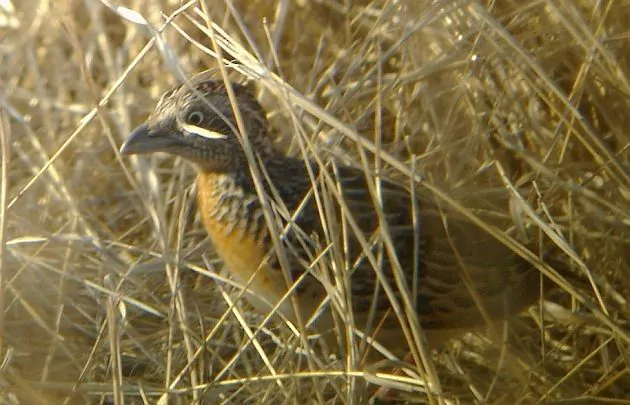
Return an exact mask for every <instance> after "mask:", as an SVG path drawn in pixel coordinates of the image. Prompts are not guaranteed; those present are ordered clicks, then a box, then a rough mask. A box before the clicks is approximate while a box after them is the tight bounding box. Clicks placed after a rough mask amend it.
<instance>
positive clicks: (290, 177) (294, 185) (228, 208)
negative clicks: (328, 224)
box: [198, 156, 310, 234]
mask: <svg viewBox="0 0 630 405" xmlns="http://www.w3.org/2000/svg"><path fill="white" fill-rule="evenodd" d="M262 160H263V166H262V167H260V174H261V182H262V186H263V189H264V192H265V193H266V194H267V195H275V192H277V194H278V195H279V196H280V198H281V199H282V200H283V201H284V203H285V204H286V205H287V208H288V209H289V210H293V209H294V208H295V207H294V205H295V206H297V204H298V203H299V201H301V199H302V197H303V196H304V195H305V193H306V192H307V191H308V189H309V187H310V180H309V177H308V172H307V171H306V167H305V165H304V162H303V161H301V160H298V159H293V158H289V157H286V156H276V157H274V159H272V160H269V161H265V160H264V159H262ZM270 184H271V185H273V190H274V191H273V192H272V187H271V186H270ZM198 200H199V208H200V210H201V214H202V217H203V219H204V222H205V223H206V226H208V223H209V222H213V223H215V225H217V224H218V223H221V224H223V225H224V226H222V227H220V226H214V229H223V231H222V232H224V233H231V232H233V231H235V230H241V231H254V233H257V234H258V233H259V232H261V231H262V229H263V227H264V215H263V214H262V208H261V207H262V204H261V203H260V199H259V195H258V192H257V191H256V186H255V184H254V179H253V177H252V174H251V171H250V169H249V166H247V165H242V166H241V167H240V168H239V170H232V171H208V170H201V169H200V170H199V173H198Z"/></svg>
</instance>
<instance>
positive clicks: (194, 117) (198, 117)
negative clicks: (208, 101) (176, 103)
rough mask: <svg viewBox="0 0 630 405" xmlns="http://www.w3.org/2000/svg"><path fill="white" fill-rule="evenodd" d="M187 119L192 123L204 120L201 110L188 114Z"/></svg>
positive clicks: (199, 122)
mask: <svg viewBox="0 0 630 405" xmlns="http://www.w3.org/2000/svg"><path fill="white" fill-rule="evenodd" d="M186 121H187V122H188V123H189V124H191V125H199V124H201V123H202V122H203V114H202V113H201V112H199V111H193V112H191V113H189V114H188V117H187V118H186Z"/></svg>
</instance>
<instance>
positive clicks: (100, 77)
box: [0, 0, 630, 404]
mask: <svg viewBox="0 0 630 405" xmlns="http://www.w3.org/2000/svg"><path fill="white" fill-rule="evenodd" d="M16 3H18V2H14V6H15V10H13V9H11V8H10V7H8V6H4V4H8V2H6V1H4V2H0V57H1V60H0V64H1V66H2V69H0V114H1V115H0V118H1V121H2V126H1V127H0V128H1V132H0V139H1V140H2V171H1V174H2V188H1V190H0V192H1V193H0V195H1V196H2V198H1V199H0V214H1V219H0V225H1V226H0V242H1V248H2V250H1V252H2V253H1V262H0V265H1V269H2V273H1V274H2V297H1V300H0V305H1V308H0V309H1V310H2V311H0V312H1V313H3V314H4V315H3V317H2V318H1V321H0V328H1V331H0V332H1V335H0V336H1V337H0V339H1V340H0V349H1V350H2V354H3V356H4V357H3V362H2V364H1V365H0V386H1V387H2V391H3V395H4V396H3V399H2V403H7V404H17V403H20V404H36V403H51V404H53V403H54V404H56V403H77V404H83V403H122V402H123V400H124V402H126V403H156V402H158V401H161V402H160V403H193V402H194V401H197V403H231V402H233V403H296V402H298V401H307V403H346V402H348V403H352V402H353V401H356V402H359V401H363V400H365V399H366V398H367V394H366V393H368V392H373V391H374V390H375V388H388V390H384V389H382V390H381V392H383V391H387V392H386V395H389V396H391V395H392V394H394V395H395V396H396V398H397V400H399V401H405V400H408V401H410V402H420V403H424V402H427V403H429V402H431V403H438V402H440V403H539V402H546V403H554V401H556V402H555V403H562V402H561V401H565V400H566V401H570V400H574V401H577V400H579V399H581V400H583V401H584V402H582V403H594V402H596V401H604V400H609V401H611V403H613V402H615V401H619V402H615V403H623V400H624V399H627V398H628V397H630V391H629V388H628V387H630V376H629V371H630V365H629V364H628V356H627V353H628V345H629V343H630V334H629V333H628V332H627V327H628V325H627V318H628V308H627V301H626V298H625V297H628V296H629V295H630V275H629V273H628V265H629V263H630V253H629V252H630V248H629V246H628V245H629V241H630V239H629V236H628V235H629V230H630V174H629V173H630V170H629V167H630V166H629V165H628V160H629V158H628V157H629V156H630V154H629V152H628V146H629V145H630V138H629V137H628V135H627V128H629V127H630V122H629V117H630V114H628V111H630V108H629V107H630V99H629V95H630V86H629V84H628V81H627V76H628V72H629V71H630V70H629V62H630V60H629V58H630V41H628V38H629V34H630V32H629V31H628V30H629V28H628V24H627V21H628V19H629V18H630V6H629V5H628V3H627V2H623V1H603V2H602V1H594V0H583V1H566V0H542V1H538V2H520V1H509V0H508V1H500V2H493V1H487V2H483V1H472V2H465V1H456V0H450V1H448V0H439V1H423V0H398V1H358V0H357V1H335V0H331V1H310V2H309V1H296V2H292V1H284V0H276V1H263V0H255V1H244V0H243V1H237V2H234V4H232V2H228V1H221V0H208V1H205V2H199V3H197V2H190V3H188V4H185V5H183V6H182V7H181V8H180V2H178V1H162V2H148V1H147V2H143V1H128V2H126V3H125V4H124V5H125V6H126V7H129V8H130V9H132V10H134V12H131V11H128V10H127V9H123V8H116V6H114V5H112V4H110V7H109V8H108V7H106V4H109V2H106V1H102V2H99V1H96V0H89V1H85V2H79V1H72V0H61V1H55V2H46V1H42V2H38V1H34V0H26V1H23V2H21V3H19V4H16ZM158 3H160V4H158ZM201 3H203V4H201ZM121 4H122V2H121ZM4 7H6V10H5V8H4ZM139 16H143V18H146V20H148V21H150V22H151V23H152V24H153V25H151V26H149V27H148V26H146V25H143V24H140V23H141V22H142V21H141V20H139V18H138V17H139ZM165 21H168V24H167V25H166V26H163V24H164V22H165ZM152 27H157V28H152ZM149 28H150V29H149ZM220 28H222V29H223V30H225V31H221V30H220ZM156 29H158V30H159V31H162V34H160V35H158V34H157V32H158V31H155V30H156ZM210 32H214V36H215V41H216V43H217V44H218V46H219V47H220V48H221V53H222V55H223V56H224V57H225V59H226V60H227V61H229V62H230V63H229V64H228V65H229V66H228V68H229V69H230V70H231V71H232V70H238V71H239V72H240V73H241V77H242V76H243V75H244V76H247V77H249V78H250V79H253V80H255V81H256V82H257V84H258V88H259V90H260V100H261V102H262V103H263V104H264V105H265V107H266V108H267V110H268V111H269V118H270V120H271V122H272V125H273V126H274V129H275V131H276V135H277V139H278V142H279V144H280V145H282V146H283V147H284V148H285V149H286V150H287V153H293V154H299V153H304V152H308V153H309V154H312V153H317V154H320V155H321V156H322V158H324V159H326V158H330V157H331V156H334V157H336V158H339V159H347V160H356V161H358V160H357V159H361V155H362V153H364V152H365V151H368V153H367V155H366V156H367V157H368V159H370V161H375V160H378V161H379V162H380V163H379V164H380V165H381V166H382V168H383V170H384V171H385V172H386V173H387V174H388V175H389V176H391V177H395V178H398V179H400V180H401V181H407V182H408V181H409V178H410V177H412V176H413V175H414V174H416V173H417V174H419V175H421V176H422V177H423V179H424V180H423V181H424V184H425V185H426V186H427V187H429V188H430V189H432V190H433V191H434V192H436V193H437V194H438V195H439V196H441V198H442V199H443V201H444V202H445V203H447V204H455V205H456V206H457V207H458V209H460V210H462V211H465V212H467V213H468V214H470V215H474V216H476V215H478V214H483V217H484V218H495V219H496V224H493V225H494V226H495V227H497V228H492V229H499V230H500V231H501V232H499V235H498V236H500V237H502V238H504V239H505V241H506V243H509V244H510V246H511V247H513V248H514V249H516V250H518V249H519V246H520V244H519V242H529V243H534V244H536V245H539V247H540V250H541V251H554V252H557V255H558V256H559V257H561V258H562V260H564V261H565V262H567V263H571V265H572V266H573V268H574V270H575V272H576V274H579V275H580V278H581V280H582V281H583V282H582V283H578V282H567V281H566V280H565V281H562V280H559V281H560V285H561V287H562V289H563V290H564V292H562V293H558V294H556V295H554V296H552V297H550V298H549V301H545V302H543V303H542V305H541V306H540V308H532V309H531V310H530V312H529V313H528V314H526V315H525V316H523V317H521V318H520V319H518V320H514V321H513V322H510V325H509V326H510V328H509V331H510V333H508V334H507V337H506V339H507V340H508V343H509V344H507V345H499V344H497V342H496V341H490V340H489V339H488V338H487V337H486V336H485V335H482V334H474V335H467V336H466V337H464V338H462V339H460V340H458V341H454V342H451V343H450V344H449V345H447V347H446V348H445V349H444V350H442V351H440V352H439V353H435V354H434V356H433V363H434V368H435V369H436V370H437V379H436V378H435V376H433V377H431V376H429V378H427V377H426V376H424V375H423V376H421V377H415V375H416V374H418V373H419V374H422V369H421V367H419V366H415V368H412V369H411V370H407V371H409V374H404V373H402V374H401V373H394V372H392V371H391V369H390V368H383V369H382V370H381V369H376V368H373V367H372V368H360V367H356V368H352V367H350V368H349V367H346V364H345V363H344V361H343V359H342V360H331V359H327V358H321V357H319V358H318V357H315V358H309V359H307V358H305V357H304V356H302V355H300V354H298V353H296V351H295V350H293V349H292V348H291V345H295V344H297V343H298V342H297V340H296V339H295V338H294V337H291V336H290V333H288V331H287V330H286V328H284V329H283V328H277V327H276V326H274V324H273V323H268V324H267V327H266V328H273V329H274V330H267V329H266V328H265V330H262V331H259V332H258V333H256V335H255V339H253V340H252V339H250V338H248V333H254V332H253V331H256V328H257V325H259V322H260V319H259V318H258V317H257V316H256V315H253V314H251V313H250V312H248V311H247V310H245V311H240V314H243V317H241V318H237V317H235V316H234V315H232V314H231V313H230V312H228V308H229V306H230V302H231V300H233V299H234V297H235V296H236V295H237V294H235V293H234V292H233V289H232V288H231V287H230V284H229V283H228V282H226V280H225V278H224V276H225V273H224V272H221V267H220V263H218V261H217V260H216V258H215V257H214V256H213V255H212V250H211V248H210V245H209V244H208V242H207V241H206V239H205V233H204V232H203V231H202V230H201V227H200V225H199V224H198V223H197V222H196V221H197V220H196V219H195V217H194V214H193V213H194V211H193V209H192V208H193V207H192V206H191V193H190V184H191V183H192V179H193V177H194V173H193V172H192V170H191V169H190V168H189V167H188V166H186V165H183V164H181V162H178V161H174V160H173V159H163V158H161V157H157V158H151V159H149V160H146V159H135V158H134V159H131V160H125V161H123V160H122V159H121V158H120V156H119V155H118V154H117V152H116V150H117V147H118V146H119V145H120V142H121V140H122V138H123V137H124V136H125V135H126V134H127V133H128V131H129V130H130V129H131V128H132V127H133V126H134V125H136V124H137V123H139V122H140V121H141V120H142V119H143V118H144V117H146V115H147V113H148V112H149V111H150V109H151V108H152V106H153V104H154V102H155V100H156V99H157V97H158V96H159V95H160V94H161V92H162V91H164V90H165V89H167V88H168V87H169V86H171V85H172V84H173V83H175V82H176V81H177V76H178V74H181V72H186V73H194V72H198V71H200V70H204V69H207V68H208V67H213V66H217V58H216V51H217V48H216V47H215V45H214V44H213V41H212V38H211V36H210V35H209V33H210ZM232 62H235V63H236V66H234V64H233V63H232ZM178 69H179V73H178ZM232 74H234V73H232ZM236 76H237V75H236V74H235V77H236ZM374 152H376V154H377V155H378V156H379V157H380V159H374ZM182 190H184V191H182ZM472 192H474V193H479V195H483V196H485V197H484V198H486V199H487V201H489V202H490V203H489V204H488V207H484V209H485V211H483V212H481V210H479V209H476V208H478V207H467V206H465V201H466V200H465V197H467V196H468V195H469V194H470V193H472ZM488 229H490V227H488ZM520 253H521V254H525V255H527V254H528V252H523V251H520ZM534 253H536V252H534ZM534 258H535V257H534ZM540 269H541V271H544V272H547V273H549V272H550V271H552V269H550V268H549V267H543V266H540ZM552 276H553V274H552ZM237 308H240V309H246V308H245V305H244V304H243V303H239V304H237ZM275 335H278V336H279V337H278V338H276V337H274V336H275ZM365 381H368V382H370V383H371V384H370V385H368V390H366V389H365V386H364V382H365ZM427 381H428V383H427ZM427 387H428V388H427Z"/></svg>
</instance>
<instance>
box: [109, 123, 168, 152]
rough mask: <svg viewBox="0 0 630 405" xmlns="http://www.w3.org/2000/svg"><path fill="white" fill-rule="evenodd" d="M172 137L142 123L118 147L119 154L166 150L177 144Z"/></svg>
mask: <svg viewBox="0 0 630 405" xmlns="http://www.w3.org/2000/svg"><path fill="white" fill-rule="evenodd" d="M154 132H155V133H154ZM179 143H180V142H178V141H177V140H176V139H175V138H174V137H172V136H168V135H167V134H162V133H160V131H153V130H152V129H151V128H150V127H149V125H147V124H146V123H145V124H142V125H140V126H139V127H138V128H136V129H134V130H133V131H131V134H129V136H128V137H127V139H126V140H125V142H124V143H123V144H122V146H121V147H120V154H121V155H139V154H146V153H154V152H166V151H168V150H169V148H171V147H173V146H175V145H179Z"/></svg>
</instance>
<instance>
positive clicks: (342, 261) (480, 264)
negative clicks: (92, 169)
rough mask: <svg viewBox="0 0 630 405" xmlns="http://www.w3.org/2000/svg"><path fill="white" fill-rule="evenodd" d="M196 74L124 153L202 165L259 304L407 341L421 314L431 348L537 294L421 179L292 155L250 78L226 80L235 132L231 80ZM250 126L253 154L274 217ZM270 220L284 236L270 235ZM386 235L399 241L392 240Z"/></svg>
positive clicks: (240, 276) (209, 222)
mask: <svg viewBox="0 0 630 405" xmlns="http://www.w3.org/2000/svg"><path fill="white" fill-rule="evenodd" d="M190 84H191V85H192V87H190V86H189V85H186V84H182V85H179V86H176V87H174V88H173V89H171V90H169V91H167V92H166V93H165V94H164V95H163V96H162V98H161V99H160V101H159V102H158V104H157V106H156V107H155V109H154V111H153V112H152V113H151V114H150V116H149V118H148V119H147V121H146V122H145V123H144V124H142V125H140V126H139V127H138V128H136V129H135V130H134V131H133V132H132V133H131V134H130V135H129V137H128V138H127V140H126V141H125V143H124V144H123V146H122V147H121V150H120V152H121V153H122V154H124V155H131V154H148V153H155V152H165V153H168V154H171V155H176V156H180V157H182V158H184V159H186V160H187V161H189V162H191V163H193V164H194V165H195V166H196V168H197V172H198V179H197V181H198V209H199V211H200V214H201V217H202V218H203V223H204V225H205V228H206V230H207V232H208V234H209V236H210V238H211V240H212V243H213V245H214V249H215V250H216V253H217V254H218V255H219V256H220V258H221V259H222V260H223V262H224V264H225V266H226V267H227V269H228V270H229V272H230V274H231V276H232V277H233V279H234V280H235V281H237V282H238V283H240V284H241V285H242V286H247V294H245V295H244V296H245V298H246V299H247V300H248V301H249V302H250V303H251V304H252V305H253V306H254V307H255V308H256V310H257V311H260V312H261V313H263V314H267V313H269V312H270V311H271V310H272V309H273V308H275V307H277V311H278V312H279V313H280V315H281V316H282V317H284V318H285V319H288V320H290V321H292V322H296V321H297V319H298V318H297V315H299V316H300V318H301V320H302V322H304V324H307V323H308V324H309V325H310V327H311V328H314V329H315V330H317V331H320V332H324V331H327V330H330V329H332V328H333V327H334V325H335V323H334V321H333V320H334V319H335V317H334V316H333V313H336V314H337V315H338V316H337V317H336V319H338V320H341V321H342V322H343V323H342V324H345V325H353V326H354V327H355V328H357V329H358V330H360V331H362V332H364V333H365V334H366V335H367V336H373V337H375V338H376V339H377V340H378V341H379V342H380V343H382V344H383V345H384V346H385V347H386V348H389V349H400V347H401V346H404V345H405V343H404V342H405V341H406V336H405V334H404V332H403V330H409V328H408V326H406V325H409V324H410V323H414V322H415V321H416V320H419V322H420V325H421V326H422V329H423V330H424V331H425V332H426V336H427V338H428V341H429V344H430V345H436V344H440V343H441V342H442V341H443V340H444V339H447V338H450V337H454V336H457V335H459V334H461V333H463V332H465V331H470V330H474V329H477V328H480V327H483V326H485V325H486V324H487V321H497V320H503V319H506V318H507V317H509V316H511V315H514V314H517V313H519V312H521V311H522V310H524V309H525V308H526V307H528V306H530V305H532V304H533V303H534V302H535V301H536V300H537V299H538V298H539V297H540V291H541V289H540V273H539V272H538V271H537V270H536V269H534V268H533V267H532V266H531V265H530V264H529V263H528V262H526V261H524V260H523V259H522V258H520V257H519V256H518V255H516V254H515V253H514V252H513V251H511V250H510V249H508V248H507V247H505V246H504V245H503V244H501V243H500V242H498V241H497V240H496V239H494V238H493V237H491V236H490V235H488V234H487V233H486V232H484V231H483V230H482V229H480V228H479V227H477V226H476V225H474V224H472V223H470V222H468V221H467V220H466V219H465V218H464V217H463V216H462V215H461V214H458V213H457V212H453V211H452V210H449V209H448V208H447V207H443V206H439V204H438V203H437V201H436V200H435V199H434V198H433V197H432V195H431V194H430V193H429V192H428V191H427V190H426V189H423V187H422V185H421V184H419V185H417V186H416V187H415V191H414V192H413V193H412V192H410V189H409V188H408V187H407V186H405V185H403V184H399V183H396V182H393V181H390V180H387V179H384V178H382V179H380V180H379V181H377V182H374V179H373V178H370V179H369V180H366V178H368V177H366V173H365V171H364V170H363V169H362V168H355V167H347V166H342V165H339V164H335V162H330V163H329V164H327V165H326V166H325V167H320V166H319V165H318V164H317V163H315V162H314V161H305V160H303V159H301V158H295V157H290V156H286V155H284V154H283V153H282V152H280V151H279V150H277V149H276V148H274V145H273V143H272V141H271V139H270V137H269V125H268V122H267V119H266V114H265V111H264V110H263V108H262V107H261V105H260V104H259V103H258V101H257V100H256V97H255V95H254V93H253V92H252V91H251V90H250V88H248V87H245V86H243V85H239V84H236V83H232V84H231V86H232V89H233V91H234V96H235V101H236V105H237V106H238V110H239V111H240V116H241V117H242V120H243V124H244V128H243V130H244V132H243V134H242V135H241V134H240V133H239V130H238V123H237V120H236V115H235V113H234V111H233V108H232V103H231V102H230V99H229V97H228V93H227V91H226V87H225V82H224V81H223V80H221V79H216V78H213V77H212V75H211V74H210V73H207V72H204V73H201V74H199V75H197V76H195V77H193V78H192V79H191V80H190ZM242 136H243V137H246V140H247V141H248V142H249V145H250V146H251V149H252V151H253V152H254V155H255V160H256V164H258V165H259V169H260V173H261V175H260V177H259V179H260V180H261V186H262V187H261V190H260V191H261V192H262V193H263V195H264V198H265V199H266V201H267V202H268V205H269V206H270V207H271V210H270V214H271V215H270V216H268V218H266V216H265V213H264V208H263V206H264V204H262V203H261V199H260V197H259V193H258V191H257V188H256V186H255V181H254V178H255V177H254V176H253V175H252V170H251V169H250V167H251V162H250V160H249V159H248V157H247V154H246V153H245V150H246V149H245V148H244V146H243V145H244V144H243V142H244V139H243V138H241V137H242ZM309 171H310V174H309ZM369 177H372V176H369ZM368 181H369V182H371V183H368ZM375 200H376V201H378V204H380V207H381V209H382V215H379V213H378V211H379V210H378V209H377V208H376V205H375V203H374V201H375ZM414 201H415V202H416V203H417V204H414ZM414 207H417V212H416V214H417V215H416V218H417V219H416V220H414ZM268 221H272V222H273V223H274V224H275V230H274V231H273V232H276V233H277V234H278V240H280V245H281V246H274V243H273V238H272V237H271V233H270V230H269V229H270V228H269V226H268V224H269V222H268ZM383 241H391V244H389V247H390V249H388V248H387V246H388V243H383ZM277 248H280V249H282V250H283V254H284V256H281V255H278V254H276V251H277ZM283 248H284V249H283ZM279 258H283V259H282V260H280V259H279ZM282 263H284V265H285V267H286V268H285V272H283V270H282V266H281V264H282ZM285 274H288V275H289V280H287V278H286V277H285ZM396 275H399V277H397V276H396ZM464 280H467V281H464ZM289 291H290V292H289ZM287 292H289V293H287ZM288 295H293V296H294V297H295V300H292V299H291V298H290V297H288ZM327 297H329V299H326V298H327ZM294 303H296V304H297V308H294V305H293V304H294ZM322 303H323V305H322ZM394 308H399V309H401V310H400V311H398V312H399V313H398V314H397V313H396V311H395V310H394ZM318 309H320V311H318ZM350 309H351V311H350ZM484 314H485V315H484ZM410 316H411V317H417V318H412V319H409V317H410ZM313 317H315V319H311V318H313ZM309 320H310V321H312V322H309ZM407 336H409V335H407Z"/></svg>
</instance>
